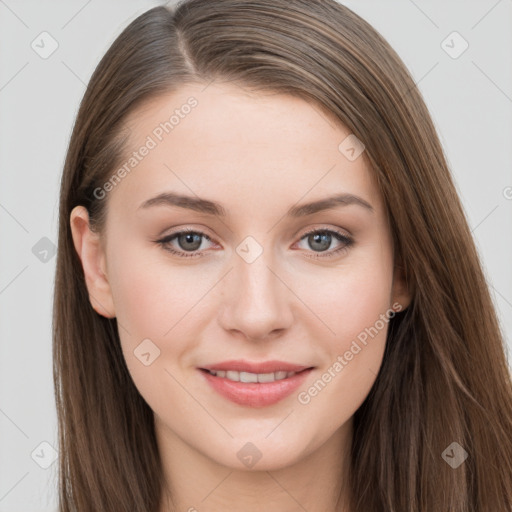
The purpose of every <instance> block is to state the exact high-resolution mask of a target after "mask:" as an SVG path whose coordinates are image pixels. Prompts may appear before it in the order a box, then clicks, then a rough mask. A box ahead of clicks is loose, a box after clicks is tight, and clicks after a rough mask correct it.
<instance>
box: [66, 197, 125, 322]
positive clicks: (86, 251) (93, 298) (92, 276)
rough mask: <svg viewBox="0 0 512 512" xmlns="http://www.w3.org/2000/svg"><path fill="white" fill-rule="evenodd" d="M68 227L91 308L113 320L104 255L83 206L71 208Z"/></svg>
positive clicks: (113, 312)
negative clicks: (81, 268)
mask: <svg viewBox="0 0 512 512" xmlns="http://www.w3.org/2000/svg"><path fill="white" fill-rule="evenodd" d="M70 225H71V233H72V236H73V243H74V246H75V250H76V252H77V254H78V257H79V258H80V261H81V262H82V267H83V270H84V277H85V282H86V285H87V290H88V292H89V300H90V302H91V306H92V307H93V309H94V310H95V311H96V312H97V313H98V314H100V315H101V316H104V317H106V318H114V317H115V309H114V302H113V299H112V292H111V288H110V283H109V281H108V277H107V275H106V255H105V253H104V250H103V248H102V246H101V243H100V236H99V234H98V233H95V232H93V231H91V229H90V226H89V212H88V211H87V209H86V208H85V207H84V206H76V207H75V208H73V210H72V212H71V215H70Z"/></svg>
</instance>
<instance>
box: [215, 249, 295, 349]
mask: <svg viewBox="0 0 512 512" xmlns="http://www.w3.org/2000/svg"><path fill="white" fill-rule="evenodd" d="M251 244H253V242H251V241H247V246H246V248H247V252H246V253H244V254H245V255H251V258H250V259H252V257H253V256H254V254H255V248H256V246H255V245H251ZM243 248H244V246H242V249H243ZM224 286H225V287H226V291H225V293H223V297H224V303H223V305H222V311H221V313H220V322H221V324H222V325H223V327H224V328H225V329H227V330H231V331H239V332H241V333H243V334H244V335H245V337H246V338H247V339H250V340H253V341H258V340H266V339H268V338H273V337H275V336H277V335H279V333H281V332H282V331H284V330H286V329H287V328H289V327H290V325H292V323H293V315H292V311H291V309H290V304H289V295H290V293H289V291H288V288H287V287H286V286H285V285H284V284H283V281H282V279H280V278H279V277H278V275H277V274H276V272H275V271H274V270H272V269H271V267H270V266H269V265H268V264H267V261H266V260H265V259H264V258H263V257H261V254H260V256H259V257H256V258H255V259H252V262H251V263H248V261H247V259H246V258H244V257H240V260H239V261H238V262H237V263H235V268H233V269H232V270H231V272H230V275H228V276H226V282H225V285H224Z"/></svg>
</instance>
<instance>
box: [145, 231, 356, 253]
mask: <svg viewBox="0 0 512 512" xmlns="http://www.w3.org/2000/svg"><path fill="white" fill-rule="evenodd" d="M186 233H194V234H197V235H200V236H202V237H203V238H206V240H208V241H210V242H211V241H212V239H211V238H210V237H209V236H208V235H206V234H205V233H202V232H201V231H197V230H194V229H184V230H182V231H177V232H176V233H172V234H171V235H167V236H166V237H164V238H162V239H160V240H155V242H156V243H157V244H158V245H160V246H161V247H162V248H163V249H164V250H165V251H168V252H170V253H171V254H174V255H175V256H178V257H179V258H200V257H202V256H203V254H201V253H200V252H192V253H186V252H183V251H176V250H175V249H172V248H171V247H170V245H169V244H170V242H171V241H172V240H174V239H175V238H177V237H178V236H180V235H183V234H186ZM317 233H320V234H322V233H328V234H331V235H334V237H335V238H336V239H337V240H338V241H339V242H343V243H344V245H342V246H341V247H338V249H335V250H333V251H330V252H325V253H318V254H321V255H320V256H307V257H308V258H313V259H321V258H333V257H334V256H337V255H341V254H342V253H344V252H345V251H348V249H349V248H350V247H351V246H352V245H353V244H354V240H353V239H352V238H350V237H348V236H347V235H345V234H342V233H341V232H339V231H335V230H332V229H312V230H311V231H308V232H307V233H304V235H302V237H301V238H300V240H303V239H304V238H306V237H308V236H309V235H313V234H317Z"/></svg>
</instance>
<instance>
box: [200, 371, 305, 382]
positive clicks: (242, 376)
mask: <svg viewBox="0 0 512 512" xmlns="http://www.w3.org/2000/svg"><path fill="white" fill-rule="evenodd" d="M208 372H209V373H210V374H211V375H215V376H217V377H225V378H226V379H229V380H232V381H234V382H274V381H275V380H283V379H287V378H288V377H292V376H293V375H295V373H296V372H285V371H279V372H274V373H250V372H236V371H232V370H229V371H222V370H208Z"/></svg>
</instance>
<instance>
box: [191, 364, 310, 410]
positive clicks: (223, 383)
mask: <svg viewBox="0 0 512 512" xmlns="http://www.w3.org/2000/svg"><path fill="white" fill-rule="evenodd" d="M198 369H199V370H200V372H201V374H202V375H203V376H204V378H205V379H206V381H207V382H208V384H210V386H211V387H212V388H213V389H214V390H215V391H216V392H217V393H219V394H220V395H222V396H223V397H224V398H227V399H228V400H230V401H232V402H234V403H236V404H238V405H244V406H248V407H264V406H268V405H272V404H275V403H277V402H279V401H281V400H282V399H284V398H285V397H287V396H289V395H290V394H291V393H292V392H293V391H294V390H295V389H297V387H298V386H300V385H301V384H302V383H303V382H304V380H305V379H306V377H307V375H309V373H310V372H311V371H312V370H313V368H312V367H310V366H309V367H308V366H304V365H297V364H293V363H287V362H284V361H264V362H260V363H250V362H247V361H240V360H239V361H224V362H221V363H216V364H213V365H209V366H204V367H202V368H198Z"/></svg>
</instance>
